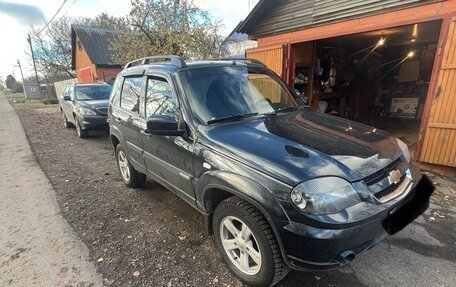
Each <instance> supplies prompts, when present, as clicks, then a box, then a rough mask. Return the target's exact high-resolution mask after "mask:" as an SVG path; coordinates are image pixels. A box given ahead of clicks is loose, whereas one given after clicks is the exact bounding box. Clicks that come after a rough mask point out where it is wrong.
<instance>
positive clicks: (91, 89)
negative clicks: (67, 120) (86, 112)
mask: <svg viewBox="0 0 456 287" xmlns="http://www.w3.org/2000/svg"><path fill="white" fill-rule="evenodd" d="M75 89H76V99H77V100H79V101H88V100H104V99H109V94H110V93H111V86H108V85H87V86H76V87H75Z"/></svg>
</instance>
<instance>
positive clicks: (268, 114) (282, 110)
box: [262, 107, 299, 116]
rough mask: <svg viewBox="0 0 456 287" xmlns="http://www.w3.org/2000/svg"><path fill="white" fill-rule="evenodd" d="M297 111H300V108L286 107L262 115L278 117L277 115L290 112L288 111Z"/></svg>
mask: <svg viewBox="0 0 456 287" xmlns="http://www.w3.org/2000/svg"><path fill="white" fill-rule="evenodd" d="M295 110H299V108H298V107H285V108H281V109H278V110H275V111H273V112H270V113H264V114H262V115H267V116H270V115H276V114H277V113H281V112H288V111H295Z"/></svg>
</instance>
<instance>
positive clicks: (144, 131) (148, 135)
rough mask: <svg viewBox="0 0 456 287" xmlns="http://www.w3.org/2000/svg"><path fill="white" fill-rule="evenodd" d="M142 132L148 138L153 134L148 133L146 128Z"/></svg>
mask: <svg viewBox="0 0 456 287" xmlns="http://www.w3.org/2000/svg"><path fill="white" fill-rule="evenodd" d="M141 133H142V134H143V135H144V136H145V137H146V138H148V139H149V138H150V137H151V136H152V135H151V134H150V133H148V132H147V131H146V130H141Z"/></svg>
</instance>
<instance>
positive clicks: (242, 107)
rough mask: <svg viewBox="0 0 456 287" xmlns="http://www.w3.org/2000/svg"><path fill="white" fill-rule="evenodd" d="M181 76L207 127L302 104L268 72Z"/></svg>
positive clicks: (231, 69)
mask: <svg viewBox="0 0 456 287" xmlns="http://www.w3.org/2000/svg"><path fill="white" fill-rule="evenodd" d="M179 75H180V77H181V80H182V83H184V88H185V91H186V93H187V96H188V99H189V102H190V105H191V108H192V111H193V113H194V114H195V116H196V117H198V118H199V119H200V120H201V121H202V122H204V123H211V122H215V121H216V120H217V119H222V118H227V117H233V118H234V117H239V116H241V115H255V114H259V115H261V114H271V113H275V112H276V111H279V110H284V109H288V108H296V107H298V106H299V105H301V104H302V103H300V102H298V101H297V100H296V98H295V97H294V96H293V95H292V94H291V93H290V92H289V90H288V89H287V88H286V87H285V85H284V84H283V83H281V82H280V81H279V80H277V79H276V78H275V77H274V76H272V75H271V74H270V73H269V72H268V71H267V70H266V69H265V68H260V67H247V66H228V67H220V66H216V67H212V68H207V67H204V68H194V69H188V70H184V71H181V72H180V74H179Z"/></svg>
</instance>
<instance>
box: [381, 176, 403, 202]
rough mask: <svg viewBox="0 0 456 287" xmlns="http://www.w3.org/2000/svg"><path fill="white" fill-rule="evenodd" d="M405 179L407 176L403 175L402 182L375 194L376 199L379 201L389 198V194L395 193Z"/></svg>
mask: <svg viewBox="0 0 456 287" xmlns="http://www.w3.org/2000/svg"><path fill="white" fill-rule="evenodd" d="M405 177H406V176H405V175H403V176H402V177H401V180H399V182H398V183H393V184H391V185H390V186H388V187H387V188H385V189H383V190H381V191H379V192H377V193H375V194H374V196H375V198H377V199H378V200H382V198H384V197H385V196H388V195H389V194H391V193H393V192H395V191H396V190H397V189H398V188H399V187H400V186H401V185H402V183H403V182H404V180H405Z"/></svg>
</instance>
